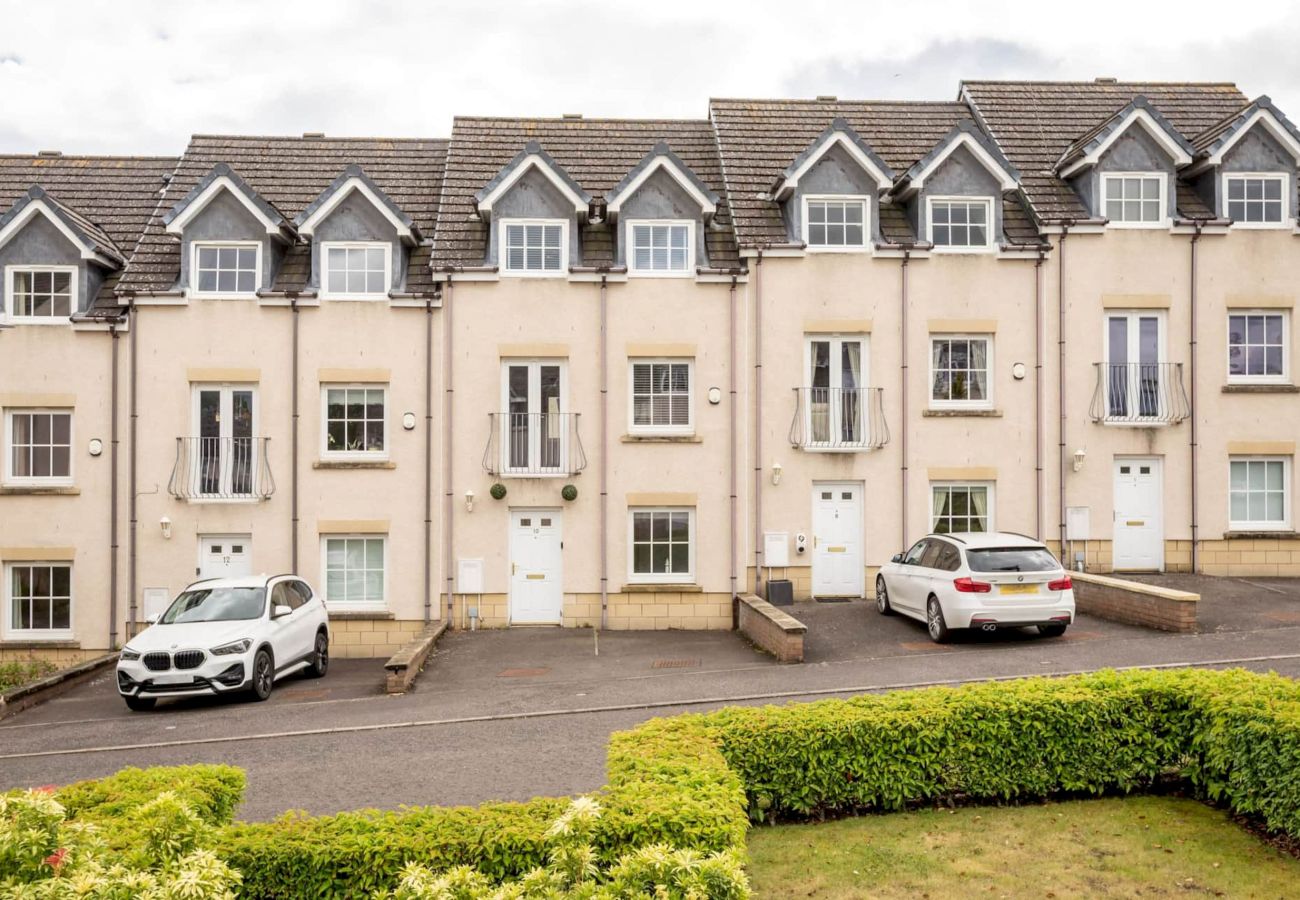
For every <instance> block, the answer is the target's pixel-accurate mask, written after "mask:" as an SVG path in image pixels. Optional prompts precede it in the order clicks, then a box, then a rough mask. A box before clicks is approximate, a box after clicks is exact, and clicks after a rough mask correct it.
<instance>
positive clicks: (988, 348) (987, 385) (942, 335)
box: [926, 332, 996, 409]
mask: <svg viewBox="0 0 1300 900" xmlns="http://www.w3.org/2000/svg"><path fill="white" fill-rule="evenodd" d="M935 341H983V342H984V344H985V351H984V361H985V363H986V365H985V369H984V394H985V397H984V399H983V400H937V399H935V396H934V374H935V367H934V342H935ZM929 351H930V353H929V355H930V360H929V366H930V382H929V390H928V391H927V392H926V393H927V396H929V398H930V409H993V373H994V372H995V371H996V368H995V366H994V362H993V335H992V334H989V333H987V332H986V333H983V334H976V333H973V332H972V333H960V334H957V333H947V332H934V333H931V335H930V347H929ZM971 371H974V370H971Z"/></svg>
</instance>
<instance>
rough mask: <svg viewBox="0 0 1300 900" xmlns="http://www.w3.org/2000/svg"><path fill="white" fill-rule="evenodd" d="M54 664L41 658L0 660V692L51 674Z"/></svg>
mask: <svg viewBox="0 0 1300 900" xmlns="http://www.w3.org/2000/svg"><path fill="white" fill-rule="evenodd" d="M55 669H56V667H55V665H54V664H53V663H51V662H47V661H45V660H43V659H30V660H20V661H13V662H0V694H3V693H4V692H5V691H7V690H9V689H10V688H16V687H18V686H20V685H24V684H26V683H27V682H29V681H35V680H36V679H38V678H44V677H45V676H46V675H53V674H54V672H55Z"/></svg>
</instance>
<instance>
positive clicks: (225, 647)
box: [212, 638, 253, 656]
mask: <svg viewBox="0 0 1300 900" xmlns="http://www.w3.org/2000/svg"><path fill="white" fill-rule="evenodd" d="M251 646H253V642H252V641H250V640H249V639H248V638H241V639H239V640H237V641H231V642H230V643H229V644H222V645H221V646H220V647H213V648H212V655H213V656H231V655H233V654H236V653H247V652H248V648H249V647H251Z"/></svg>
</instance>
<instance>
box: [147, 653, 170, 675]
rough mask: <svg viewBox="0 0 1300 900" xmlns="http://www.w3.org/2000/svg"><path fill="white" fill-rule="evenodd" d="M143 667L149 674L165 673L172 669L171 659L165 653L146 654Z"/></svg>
mask: <svg viewBox="0 0 1300 900" xmlns="http://www.w3.org/2000/svg"><path fill="white" fill-rule="evenodd" d="M144 667H145V668H146V669H148V670H149V671H150V672H166V671H167V670H168V669H170V668H171V667H172V658H171V657H170V656H169V655H167V654H166V653H146V654H145V655H144Z"/></svg>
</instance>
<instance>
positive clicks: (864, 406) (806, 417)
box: [790, 387, 889, 453]
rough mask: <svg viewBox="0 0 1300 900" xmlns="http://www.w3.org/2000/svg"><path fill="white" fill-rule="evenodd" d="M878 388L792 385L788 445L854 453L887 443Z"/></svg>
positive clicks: (883, 411) (883, 408)
mask: <svg viewBox="0 0 1300 900" xmlns="http://www.w3.org/2000/svg"><path fill="white" fill-rule="evenodd" d="M882 395H883V390H882V389H881V388H812V387H807V388H795V389H794V396H795V405H794V421H793V422H791V423H790V445H791V446H792V447H799V448H802V449H804V450H829V451H833V452H839V453H854V452H857V451H860V450H877V449H879V448H881V447H883V446H885V444H887V443H889V426H888V424H886V422H885V407H884V401H883V399H882Z"/></svg>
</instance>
